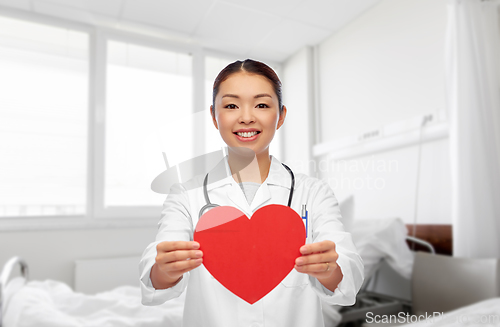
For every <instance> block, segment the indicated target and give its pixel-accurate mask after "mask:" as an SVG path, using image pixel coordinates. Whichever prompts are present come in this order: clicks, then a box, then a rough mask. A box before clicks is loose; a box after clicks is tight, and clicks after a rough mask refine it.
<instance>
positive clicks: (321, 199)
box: [139, 155, 364, 327]
mask: <svg viewBox="0 0 500 327" xmlns="http://www.w3.org/2000/svg"><path fill="white" fill-rule="evenodd" d="M270 157H271V166H270V171H269V175H268V176H267V179H266V180H265V181H264V182H263V183H262V184H261V186H260V187H259V189H258V191H257V193H256V194H255V197H254V199H253V201H252V203H251V204H248V202H247V200H246V198H245V195H244V193H243V191H242V189H241V187H240V186H239V185H238V184H237V183H236V181H235V180H234V179H233V177H232V175H231V170H230V168H229V165H228V162H227V159H228V157H227V155H226V156H225V157H224V158H223V159H222V160H221V161H220V162H219V163H218V164H217V166H216V167H215V168H214V169H212V170H211V171H210V172H209V178H208V185H207V190H208V195H209V197H210V202H211V203H215V204H219V205H221V206H233V207H236V208H238V209H239V210H241V211H242V212H243V213H245V214H246V215H247V216H248V217H251V216H252V214H253V213H254V212H255V211H256V210H257V209H259V208H260V207H263V206H266V205H268V204H282V205H285V206H286V205H287V204H288V196H289V191H290V186H291V177H290V173H289V172H288V171H287V170H286V168H285V167H283V165H282V164H281V162H280V161H279V160H278V159H276V157H274V156H272V155H271V156H270ZM216 176H218V178H216ZM204 178H205V175H203V176H202V175H198V176H196V177H194V178H192V179H191V180H189V181H187V182H185V183H178V184H175V185H174V186H173V187H172V190H171V193H170V194H169V195H168V196H167V198H166V200H165V202H164V204H163V210H162V212H161V220H160V222H159V223H158V233H157V235H156V241H155V242H152V243H151V244H149V245H148V247H147V248H146V250H145V251H144V253H143V255H142V259H141V261H140V264H139V270H140V284H141V291H142V303H143V304H144V305H158V304H162V303H164V302H165V301H168V300H170V299H173V298H176V297H178V296H179V295H180V294H181V293H182V292H184V291H186V292H187V293H186V302H185V307H184V317H183V322H184V325H183V326H184V327H200V326H213V327H240V326H241V327H243V326H245V327H247V326H248V327H258V326H262V327H272V326H286V327H294V326H297V327H299V326H300V327H304V326H324V322H323V315H322V311H321V302H320V300H322V301H323V302H324V303H326V304H338V305H352V304H354V302H355V298H356V294H357V292H358V290H359V288H360V287H361V284H362V283H363V279H364V276H363V263H362V260H361V257H360V256H359V255H358V253H357V251H356V248H355V246H354V244H353V242H352V239H351V235H350V234H349V233H348V232H346V231H344V228H343V225H342V222H341V220H342V217H341V215H340V210H339V204H338V201H337V199H336V198H335V195H334V194H333V191H332V190H331V188H330V187H329V186H328V184H327V183H325V182H324V181H322V180H319V179H317V178H313V177H308V176H306V175H304V174H300V173H296V174H295V187H294V191H293V200H292V204H291V207H292V209H294V210H295V211H296V212H297V213H298V214H299V215H301V208H302V205H303V204H306V206H307V211H308V219H309V231H308V237H307V241H306V243H314V242H321V241H324V240H331V241H333V242H335V244H336V251H337V253H338V254H339V257H338V259H337V264H338V266H339V267H340V268H341V270H342V273H343V275H344V277H343V279H342V281H341V282H340V283H339V285H338V287H337V289H336V290H335V292H331V291H330V290H328V289H327V288H325V287H323V285H322V284H321V283H319V281H318V280H317V279H316V278H314V277H311V276H309V275H307V274H303V273H299V272H297V271H296V270H295V269H293V270H292V271H291V272H290V274H289V275H288V276H287V277H286V278H285V279H284V280H283V281H282V282H281V283H280V284H279V285H278V286H277V287H276V288H275V289H273V290H272V291H271V292H270V293H268V294H267V295H266V296H264V297H263V298H262V299H260V300H259V301H257V302H256V303H254V304H253V305H251V304H249V303H247V302H245V301H244V300H242V299H240V298H239V297H237V296H236V295H234V294H233V293H231V292H230V291H229V290H227V289H226V288H225V287H224V286H222V284H220V283H219V282H218V281H217V280H216V279H215V278H214V277H212V275H211V274H210V273H209V272H208V270H207V269H206V268H205V267H204V266H203V265H201V266H200V267H198V268H195V269H194V270H192V271H190V272H188V273H185V274H184V276H183V278H182V280H181V281H180V282H179V283H178V284H177V285H175V286H174V287H172V288H169V289H166V290H157V289H155V288H154V287H153V286H152V284H151V279H150V276H149V275H150V272H151V267H152V266H153V264H154V263H155V257H156V254H157V253H156V245H157V244H158V243H160V242H163V241H178V240H183V241H192V240H193V232H194V229H195V227H196V224H197V222H198V214H199V210H200V209H201V207H202V206H203V205H205V203H206V202H205V198H204V195H203V187H202V186H203V179H204ZM215 179H219V180H217V181H214V180H215ZM212 181H214V182H212ZM311 227H312V229H311ZM285 228H286V226H285ZM242 260H244V257H242Z"/></svg>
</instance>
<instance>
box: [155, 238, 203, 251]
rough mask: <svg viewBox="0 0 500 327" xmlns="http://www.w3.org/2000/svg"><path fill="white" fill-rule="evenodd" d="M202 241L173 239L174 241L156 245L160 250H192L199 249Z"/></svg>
mask: <svg viewBox="0 0 500 327" xmlns="http://www.w3.org/2000/svg"><path fill="white" fill-rule="evenodd" d="M199 248H200V243H198V242H194V241H193V242H191V241H173V242H168V241H167V242H161V243H159V244H158V245H157V246H156V250H157V251H158V252H170V251H177V250H192V249H199Z"/></svg>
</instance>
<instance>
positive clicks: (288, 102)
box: [280, 47, 313, 175]
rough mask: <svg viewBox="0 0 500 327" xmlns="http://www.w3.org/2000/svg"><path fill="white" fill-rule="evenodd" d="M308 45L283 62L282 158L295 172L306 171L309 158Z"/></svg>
mask: <svg viewBox="0 0 500 327" xmlns="http://www.w3.org/2000/svg"><path fill="white" fill-rule="evenodd" d="M311 55H312V49H311V48H308V47H306V48H303V49H301V50H300V51H298V52H297V53H296V54H295V55H293V56H292V57H290V58H288V60H287V61H286V62H285V63H284V65H283V77H282V81H281V82H282V84H283V104H284V105H285V106H286V107H287V116H286V119H285V123H284V125H283V127H282V129H283V131H282V136H283V137H282V142H283V159H281V158H280V159H281V160H282V161H284V162H285V163H286V164H287V165H288V166H289V167H290V168H291V169H292V170H293V171H294V172H296V173H304V174H307V175H309V174H310V171H309V169H308V166H307V163H308V162H309V161H310V160H312V152H311V147H312V145H313V141H312V139H311V129H310V124H311V123H312V120H311V112H312V110H313V108H312V99H311V96H312V95H311V94H310V91H309V90H310V88H311V85H310V84H311V79H310V74H311V71H310V67H311Z"/></svg>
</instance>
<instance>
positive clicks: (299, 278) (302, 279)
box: [281, 269, 309, 287]
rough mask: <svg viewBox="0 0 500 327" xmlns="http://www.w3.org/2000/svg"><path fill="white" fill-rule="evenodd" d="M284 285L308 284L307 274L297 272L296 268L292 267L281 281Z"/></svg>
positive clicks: (298, 285)
mask: <svg viewBox="0 0 500 327" xmlns="http://www.w3.org/2000/svg"><path fill="white" fill-rule="evenodd" d="M281 284H283V286H285V287H300V286H304V285H307V284H309V275H308V274H303V273H299V272H298V271H297V270H295V269H292V271H290V273H289V274H288V275H287V276H286V277H285V279H283V280H282V281H281Z"/></svg>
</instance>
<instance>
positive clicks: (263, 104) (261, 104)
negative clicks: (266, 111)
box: [258, 103, 269, 108]
mask: <svg viewBox="0 0 500 327" xmlns="http://www.w3.org/2000/svg"><path fill="white" fill-rule="evenodd" d="M258 106H259V108H269V106H268V105H267V104H265V103H260V104H258ZM261 106H265V107H261Z"/></svg>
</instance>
